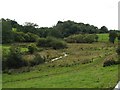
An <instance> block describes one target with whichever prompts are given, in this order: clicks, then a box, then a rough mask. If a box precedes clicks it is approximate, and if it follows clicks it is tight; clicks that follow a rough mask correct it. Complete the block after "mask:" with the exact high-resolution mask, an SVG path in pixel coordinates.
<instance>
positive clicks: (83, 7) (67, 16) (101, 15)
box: [0, 0, 119, 29]
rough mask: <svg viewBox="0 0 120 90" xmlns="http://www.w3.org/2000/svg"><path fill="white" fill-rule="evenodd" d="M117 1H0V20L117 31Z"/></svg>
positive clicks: (41, 25)
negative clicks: (61, 23)
mask: <svg viewBox="0 0 120 90" xmlns="http://www.w3.org/2000/svg"><path fill="white" fill-rule="evenodd" d="M118 1H119V0H0V11H1V13H0V18H5V19H6V18H9V19H15V20H16V21H17V22H18V23H19V24H23V23H24V22H33V23H37V24H38V25H39V26H40V27H51V26H53V25H55V24H56V23H57V21H58V20H61V21H66V20H72V21H75V22H83V23H89V24H92V25H95V26H97V27H99V28H100V27H101V26H104V25H105V26H107V27H108V28H109V29H118Z"/></svg>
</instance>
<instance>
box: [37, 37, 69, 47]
mask: <svg viewBox="0 0 120 90" xmlns="http://www.w3.org/2000/svg"><path fill="white" fill-rule="evenodd" d="M37 46H41V47H52V48H53V49H62V48H66V47H67V44H66V42H65V41H63V40H61V39H57V38H54V37H47V38H40V39H39V40H38V42H37Z"/></svg>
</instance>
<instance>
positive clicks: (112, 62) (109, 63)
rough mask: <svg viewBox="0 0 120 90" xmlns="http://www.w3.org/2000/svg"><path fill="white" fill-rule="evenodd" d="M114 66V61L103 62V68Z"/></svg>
mask: <svg viewBox="0 0 120 90" xmlns="http://www.w3.org/2000/svg"><path fill="white" fill-rule="evenodd" d="M115 64H116V61H115V60H106V61H104V63H103V67H106V66H111V65H115Z"/></svg>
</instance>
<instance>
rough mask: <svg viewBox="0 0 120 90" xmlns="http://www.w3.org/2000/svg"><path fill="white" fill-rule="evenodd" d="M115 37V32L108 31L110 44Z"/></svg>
mask: <svg viewBox="0 0 120 90" xmlns="http://www.w3.org/2000/svg"><path fill="white" fill-rule="evenodd" d="M116 37H117V32H116V31H110V32H109V41H110V42H111V43H114V42H115V39H116Z"/></svg>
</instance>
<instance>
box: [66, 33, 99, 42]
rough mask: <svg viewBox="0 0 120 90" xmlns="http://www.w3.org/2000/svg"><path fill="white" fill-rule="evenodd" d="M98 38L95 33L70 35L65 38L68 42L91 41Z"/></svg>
mask: <svg viewBox="0 0 120 90" xmlns="http://www.w3.org/2000/svg"><path fill="white" fill-rule="evenodd" d="M97 40H98V36H97V35H96V34H78V35H71V36H69V37H67V38H66V39H65V41H67V42H68V43H92V42H96V41H97Z"/></svg>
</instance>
